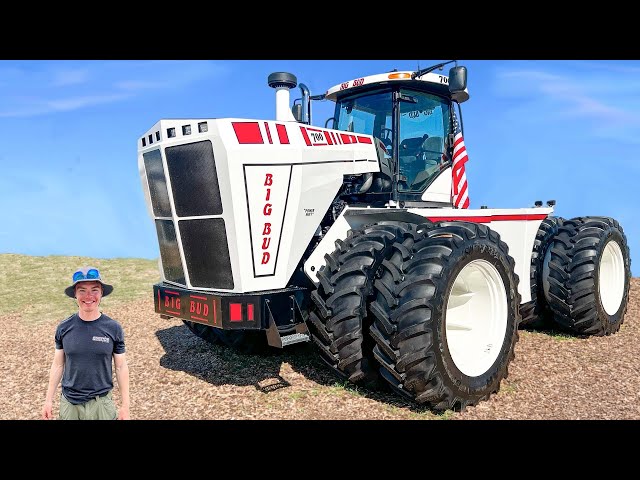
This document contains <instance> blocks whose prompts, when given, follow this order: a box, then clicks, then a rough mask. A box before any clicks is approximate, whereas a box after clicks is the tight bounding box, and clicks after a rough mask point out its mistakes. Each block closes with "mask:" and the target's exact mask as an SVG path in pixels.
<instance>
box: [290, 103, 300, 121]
mask: <svg viewBox="0 0 640 480" xmlns="http://www.w3.org/2000/svg"><path fill="white" fill-rule="evenodd" d="M291 113H292V114H293V117H294V118H295V119H296V122H301V121H302V104H300V103H296V104H295V105H293V107H291Z"/></svg>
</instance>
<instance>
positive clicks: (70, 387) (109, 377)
mask: <svg viewBox="0 0 640 480" xmlns="http://www.w3.org/2000/svg"><path fill="white" fill-rule="evenodd" d="M55 341H56V349H57V350H60V349H62V350H64V373H63V374H62V393H63V395H64V396H65V398H66V399H67V400H69V402H70V403H73V404H76V405H77V404H79V403H84V402H87V401H89V400H91V399H92V398H95V397H96V396H97V395H102V394H105V393H107V392H108V391H110V390H111V389H112V388H113V371H112V369H111V362H112V356H113V354H114V353H124V352H125V348H124V331H123V330H122V326H121V325H120V324H119V323H118V322H117V321H115V320H113V319H112V318H110V317H108V316H107V315H105V314H104V313H103V314H101V315H100V317H99V318H97V319H96V320H93V321H91V322H87V321H84V320H82V319H81V318H80V317H79V316H78V314H77V313H76V314H73V315H71V316H70V317H69V318H67V319H66V320H63V321H62V322H60V324H59V325H58V328H57V329H56V335H55Z"/></svg>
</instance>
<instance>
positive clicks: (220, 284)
mask: <svg viewBox="0 0 640 480" xmlns="http://www.w3.org/2000/svg"><path fill="white" fill-rule="evenodd" d="M178 225H179V228H180V237H181V239H182V248H183V250H184V257H185V260H186V263H187V269H188V271H189V280H191V285H193V286H194V287H196V288H223V289H232V288H233V275H232V273H231V260H230V258H229V247H228V245H227V230H226V227H225V224H224V219H222V218H202V219H196V220H180V221H179V222H178Z"/></svg>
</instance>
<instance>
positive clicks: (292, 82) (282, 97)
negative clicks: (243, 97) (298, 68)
mask: <svg viewBox="0 0 640 480" xmlns="http://www.w3.org/2000/svg"><path fill="white" fill-rule="evenodd" d="M267 83H268V84H269V86H270V87H271V88H275V89H276V120H277V121H279V122H295V121H296V119H295V117H294V116H293V113H291V109H290V107H289V102H290V99H289V90H290V89H292V88H295V87H296V85H297V84H298V79H297V78H296V76H295V75H293V74H292V73H287V72H274V73H272V74H271V75H269V78H268V79H267Z"/></svg>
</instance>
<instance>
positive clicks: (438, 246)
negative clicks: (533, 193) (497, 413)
mask: <svg viewBox="0 0 640 480" xmlns="http://www.w3.org/2000/svg"><path fill="white" fill-rule="evenodd" d="M359 245H362V246H359ZM365 245H367V246H368V247H365ZM374 245H375V247H374ZM337 247H338V248H337V249H336V251H334V252H333V254H331V255H328V256H327V257H328V258H326V260H327V265H326V266H325V267H323V268H322V269H321V270H320V272H319V275H318V277H319V280H320V287H319V288H318V291H317V292H316V294H315V295H314V300H315V301H316V303H317V312H315V313H312V314H311V324H312V325H314V327H313V330H312V333H313V339H314V341H315V343H316V344H317V345H318V346H319V347H320V351H321V354H322V356H323V358H324V359H325V361H327V363H328V364H329V365H330V366H332V367H333V368H334V370H336V371H337V372H338V373H339V374H340V375H342V376H343V377H346V378H348V379H349V380H351V381H352V382H354V383H363V382H365V384H372V382H373V381H374V380H375V381H378V382H379V381H380V380H381V379H382V380H383V385H388V386H390V387H391V388H392V389H394V390H396V391H397V392H399V393H401V394H402V395H404V396H406V397H408V398H409V399H411V400H413V401H415V402H417V403H419V404H425V405H428V406H430V407H431V408H432V409H433V410H435V411H444V410H447V409H453V410H461V409H463V408H465V407H466V406H467V405H473V404H476V403H477V402H479V401H480V400H483V399H486V398H488V397H489V395H491V393H494V392H496V391H498V389H499V386H500V381H501V380H502V379H503V378H504V377H505V376H506V375H507V368H508V364H509V362H510V361H511V359H512V358H513V356H514V346H515V343H516V342H517V340H518V331H517V325H518V322H519V319H520V315H519V310H518V307H519V304H520V295H519V294H518V277H517V276H516V275H515V273H514V261H513V259H512V258H511V257H510V256H509V253H508V247H507V245H506V244H505V243H504V242H502V241H501V240H500V237H499V235H498V234H497V233H496V232H495V231H493V230H491V229H489V228H488V227H486V226H484V225H478V224H474V223H466V222H441V223H438V224H435V225H434V224H431V223H428V224H425V225H420V226H417V225H412V224H401V225H398V224H395V225H393V226H391V225H389V224H386V225H384V226H383V225H380V224H377V225H375V226H370V227H367V229H365V230H364V231H357V232H355V233H354V234H352V235H350V236H349V237H348V239H347V241H345V242H338V243H337ZM350 252H352V253H350ZM351 261H353V262H356V263H358V264H360V268H356V267H355V266H354V265H352V264H351V263H350V262H351ZM343 271H344V272H345V273H344V274H343V275H341V272H343ZM338 325H341V327H340V328H339V329H338V328H337V327H338ZM367 338H369V339H370V340H372V342H371V343H369V344H368V343H367Z"/></svg>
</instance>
